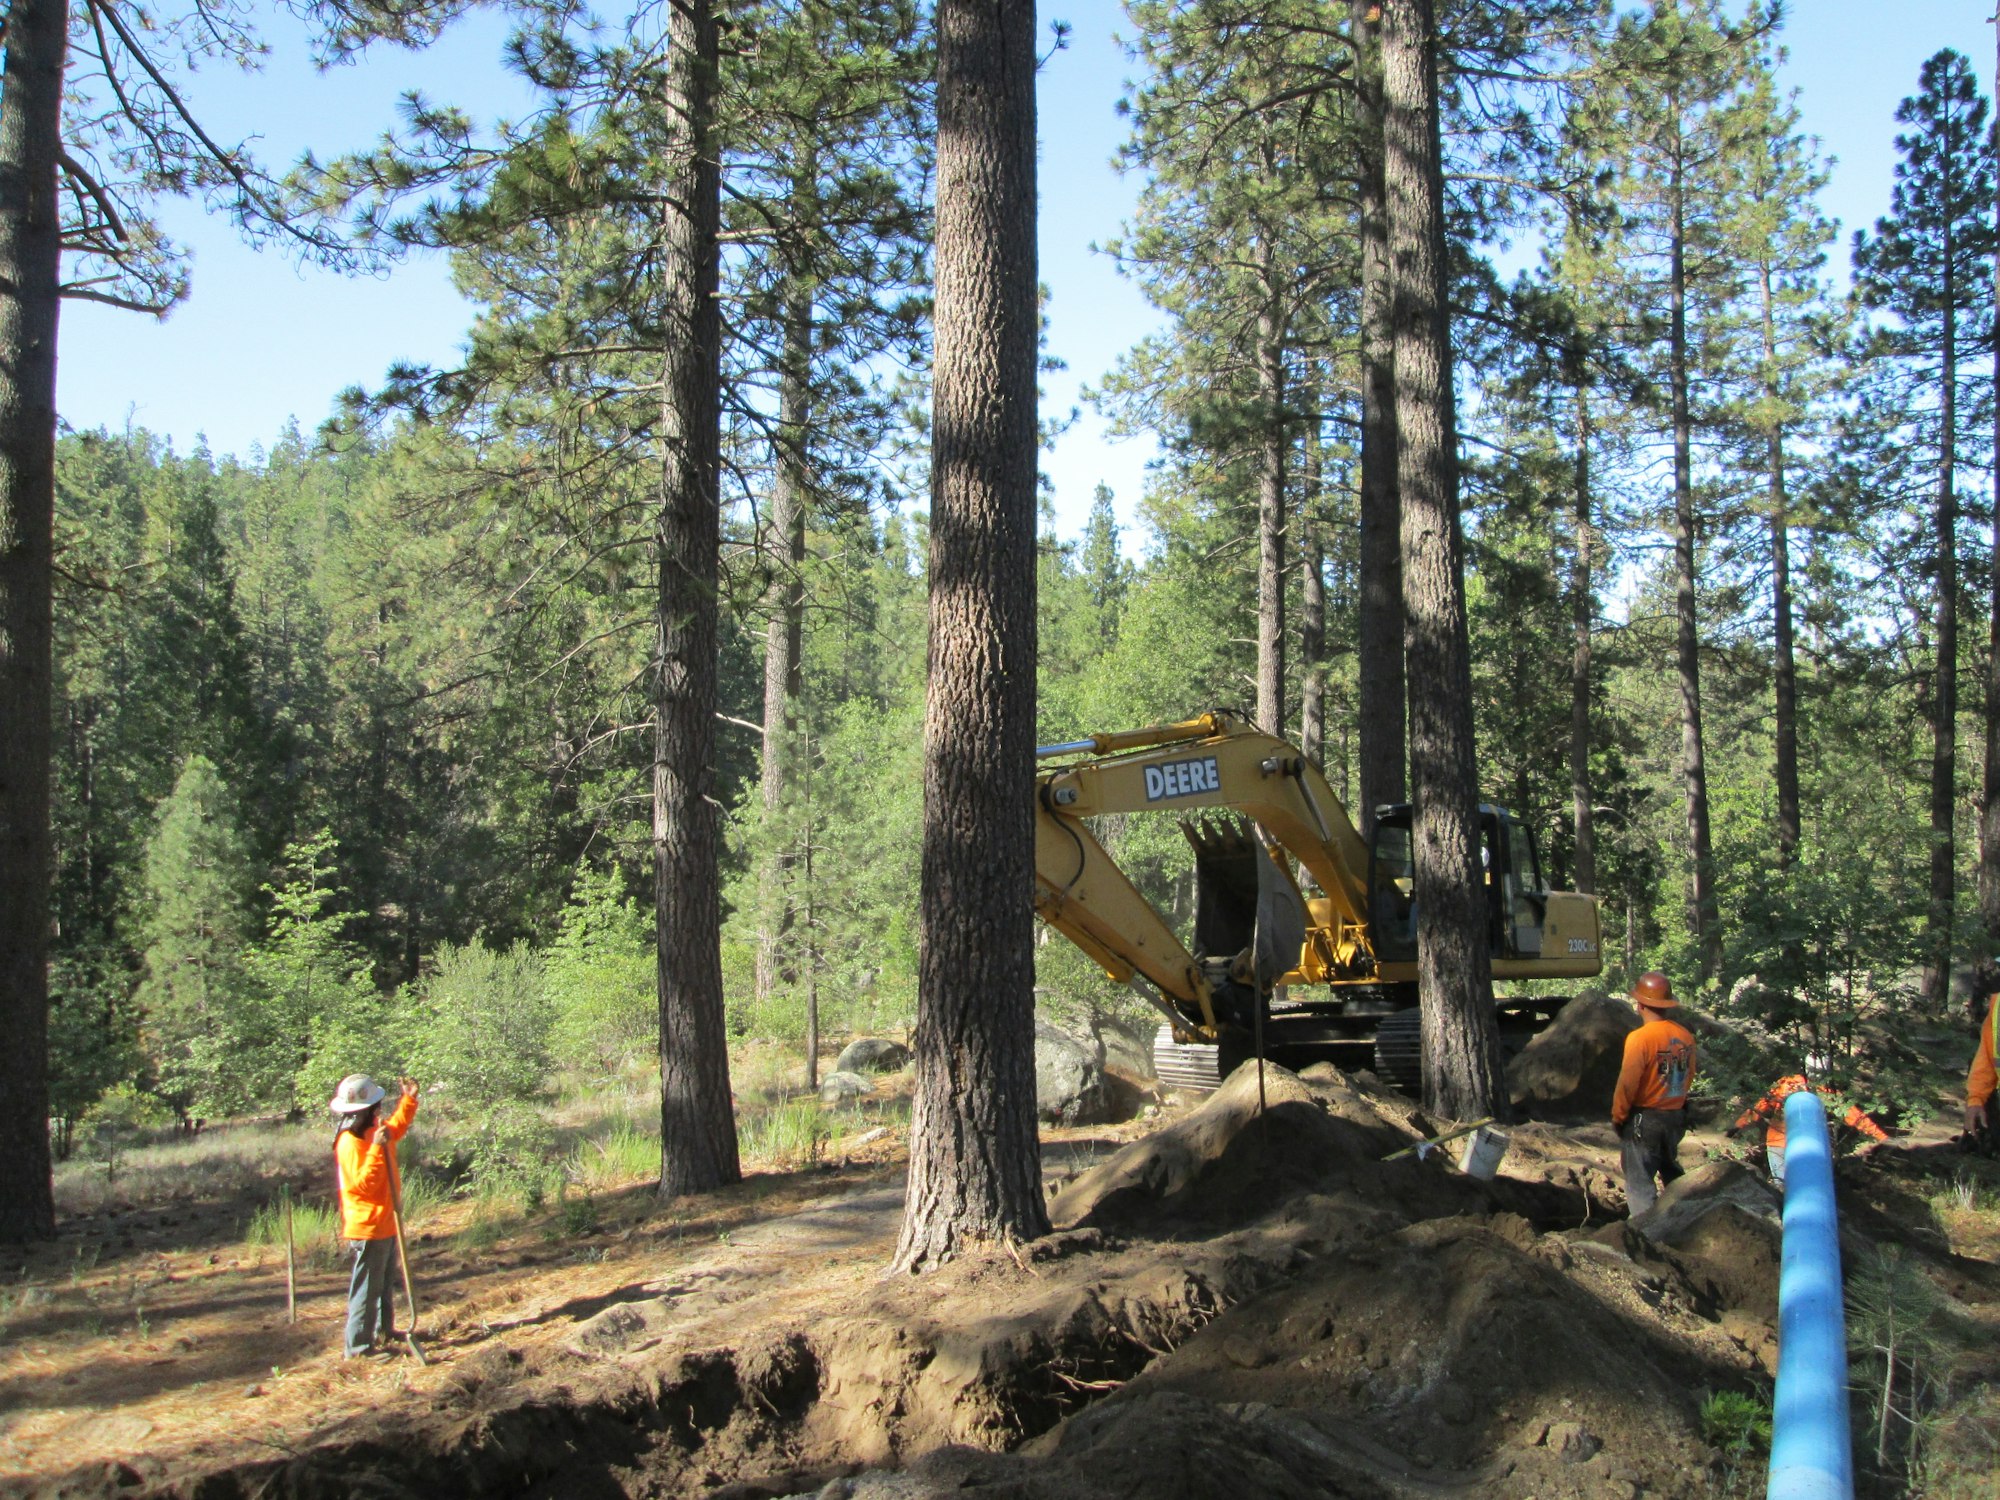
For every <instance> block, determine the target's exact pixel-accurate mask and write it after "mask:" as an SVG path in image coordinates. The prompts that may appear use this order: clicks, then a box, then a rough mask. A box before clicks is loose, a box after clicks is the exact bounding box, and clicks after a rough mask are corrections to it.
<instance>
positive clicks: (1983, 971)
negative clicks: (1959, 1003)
mask: <svg viewBox="0 0 2000 1500" xmlns="http://www.w3.org/2000/svg"><path fill="white" fill-rule="evenodd" d="M1972 1004H1973V1007H1974V1010H1975V1012H1976V1013H1980V1014H1979V1045H1978V1046H1977V1047H1975V1048H1974V1049H1973V1052H1972V1070H1971V1072H1969V1073H1968V1074H1966V1078H1965V1133H1966V1134H1967V1135H1968V1136H1970V1137H1971V1138H1972V1144H1973V1145H1974V1146H1975V1147H1976V1146H1978V1145H1979V1144H1980V1143H1981V1142H1982V1141H1983V1140H1985V1139H1987V1138H1988V1135H1989V1132H1991V1131H1992V1130H1993V1128H1994V1127H1995V1126H1996V1125H2000V1121H1996V1120H1994V1119H1992V1118H1991V1115H1990V1113H1989V1111H1990V1109H1991V1106H1992V1101H1993V1092H1994V1086H1995V1083H1996V1081H2000V1079H1996V1074H1995V1071H1994V1067H1993V1038H1994V1033H1995V1032H1996V1031H2000V1025H1996V1024H1995V1023H1996V1021H2000V965H1995V964H1990V963H1986V964H1981V965H1980V966H1979V970H1978V972H1977V974H1975V975H1974V977H1973V981H1972Z"/></svg>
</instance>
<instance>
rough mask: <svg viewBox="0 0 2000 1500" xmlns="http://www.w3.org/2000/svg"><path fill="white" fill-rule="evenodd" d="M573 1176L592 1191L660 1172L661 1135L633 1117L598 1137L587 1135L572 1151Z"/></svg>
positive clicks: (571, 1174) (569, 1175)
mask: <svg viewBox="0 0 2000 1500" xmlns="http://www.w3.org/2000/svg"><path fill="white" fill-rule="evenodd" d="M567 1175H568V1177H569V1180H570V1181H572V1182H574V1183H576V1184H577V1185H578V1186H580V1187H582V1188H584V1189H585V1190H586V1191H592V1190H595V1189H598V1188H610V1187H621V1186H623V1185H624V1184H625V1183H628V1182H634V1181H637V1180H640V1179H643V1178H648V1177H653V1178H657V1177H658V1176H659V1175H660V1138H659V1136H657V1135H654V1134H651V1133H649V1132H647V1131H645V1130H642V1129H641V1128H639V1127H638V1126H637V1125H635V1124H633V1123H632V1121H630V1120H629V1119H627V1120H619V1121H617V1122H616V1123H614V1124H613V1125H612V1127H611V1129H610V1131H609V1132H608V1133H607V1134H606V1135H605V1136H604V1137H603V1138H602V1139H598V1140H592V1139H589V1138H587V1137H586V1138H585V1139H584V1140H583V1141H582V1142H580V1143H579V1144H578V1146H577V1148H576V1150H575V1151H573V1152H572V1153H571V1154H570V1159H569V1170H568V1173H567Z"/></svg>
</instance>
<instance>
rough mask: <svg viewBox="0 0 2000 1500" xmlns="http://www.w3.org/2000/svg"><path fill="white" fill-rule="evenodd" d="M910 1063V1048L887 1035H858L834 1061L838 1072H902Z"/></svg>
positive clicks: (835, 1069) (842, 1049)
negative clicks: (893, 1040) (891, 1039)
mask: <svg viewBox="0 0 2000 1500" xmlns="http://www.w3.org/2000/svg"><path fill="white" fill-rule="evenodd" d="M909 1065H910V1049H909V1048H908V1047H905V1046H904V1045H903V1044H902V1043H901V1042H892V1041H890V1040H889V1038H887V1037H886V1036H862V1037H856V1038H855V1039H854V1040H853V1041H851V1042H849V1043H848V1044H847V1045H846V1046H845V1047H843V1048H841V1050H840V1056H839V1057H837V1058H835V1059H834V1061H833V1066H834V1071H835V1072H838V1073H900V1072H902V1071H903V1069H905V1068H907V1067H908V1066H909Z"/></svg>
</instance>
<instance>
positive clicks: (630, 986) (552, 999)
mask: <svg viewBox="0 0 2000 1500" xmlns="http://www.w3.org/2000/svg"><path fill="white" fill-rule="evenodd" d="M657 962H658V960H657V957H656V955H655V953H654V950H653V941H652V925H651V921H650V917H649V914H647V913H645V912H642V911H641V910H640V909H639V905H638V903H637V902H636V901H633V900H631V899H629V898H628V897H627V895H626V891H625V877H624V876H623V874H621V873H620V872H619V871H618V870H616V869H613V870H611V871H609V872H603V873H600V872H597V871H593V870H589V869H585V870H582V871H580V872H579V873H578V875H577V878H576V885H575V886H574V888H572V890H571V891H570V897H569V904H568V905H567V906H565V907H564V908H563V917H562V930H561V931H560V932H559V933H557V935H556V939H555V941H554V942H553V943H551V944H550V945H549V947H548V949H547V951H546V952H545V953H544V954H543V955H542V988H543V992H544V994H545V995H546V996H547V999H548V1005H549V1010H550V1014H551V1030H550V1046H551V1050H552V1051H553V1053H554V1055H555V1059H556V1061H557V1062H558V1063H559V1064H560V1065H561V1066H563V1067H565V1068H568V1069H571V1070H573V1071H576V1072H590V1073H615V1072H616V1071H618V1069H619V1067H620V1066H621V1065H622V1064H623V1063H625V1062H626V1061H627V1060H628V1059H629V1058H630V1057H631V1056H632V1055H633V1054H634V1053H636V1052H639V1051H641V1050H645V1049H648V1048H650V1047H651V1046H652V1045H653V1041H654V1038H655V1037H656V1036H657V1035H658V1027H659V1005H658V1002H657V1000H656V998H655V969H656V967H657Z"/></svg>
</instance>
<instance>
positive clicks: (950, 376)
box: [896, 0, 1049, 1271]
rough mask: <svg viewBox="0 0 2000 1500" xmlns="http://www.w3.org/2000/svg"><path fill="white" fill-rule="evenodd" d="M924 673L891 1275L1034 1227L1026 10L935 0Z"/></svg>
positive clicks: (1030, 217) (1030, 131) (1032, 324)
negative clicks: (908, 1050) (916, 942)
mask: <svg viewBox="0 0 2000 1500" xmlns="http://www.w3.org/2000/svg"><path fill="white" fill-rule="evenodd" d="M936 30H937V40H938V93H937V118H938V149H937V253H936V264H937V271H936V299H937V302H936V308H937V310H936V338H935V356H934V360H933V369H934V371H935V374H934V378H933V387H932V424H931V546H930V686H929V692H928V694H927V698H926V704H925V707H926V713H925V735H924V835H923V895H922V908H921V911H922V921H923V942H922V947H921V956H920V958H919V960H918V981H917V982H918V992H917V1030H916V1089H915V1094H914V1097H913V1098H912V1101H911V1113H910V1177H909V1192H908V1198H907V1200H906V1204H905V1208H904V1216H903V1233H902V1239H901V1242H900V1243H899V1244H898V1245H897V1247H896V1265H897V1267H898V1268H899V1269H902V1270H908V1271H922V1270H927V1269H930V1268H932V1267H935V1266H937V1265H939V1264H941V1263H943V1262H944V1261H945V1260H947V1259H949V1258H950V1257H951V1256H952V1255H954V1254H955V1253H957V1252H958V1251H959V1250H960V1249H961V1248H962V1247H964V1246H966V1245H967V1244H969V1243H974V1242H979V1241H1003V1242H1011V1241H1015V1240H1026V1239H1033V1238H1035V1237H1036V1236H1038V1235H1042V1234H1046V1233H1047V1232H1048V1227H1049V1221H1048V1212H1047V1210H1046V1208H1045V1207H1044V1206H1043V1200H1042V1191H1041V1162H1040V1150H1039V1144H1038V1141H1037V1136H1036V1128H1035V1037H1034V1014H1035V998H1034V978H1035V968H1034V906H1033V890H1034V774H1035V734H1034V730H1035V650H1036V647H1035V448H1036V430H1035V355H1036V341H1037V338H1038V335H1039V326H1038V311H1037V308H1036V297H1035V45H1034V41H1035V7H1034V3H1033V0H939V4H938V7H937V21H936Z"/></svg>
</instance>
